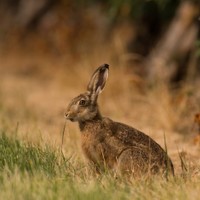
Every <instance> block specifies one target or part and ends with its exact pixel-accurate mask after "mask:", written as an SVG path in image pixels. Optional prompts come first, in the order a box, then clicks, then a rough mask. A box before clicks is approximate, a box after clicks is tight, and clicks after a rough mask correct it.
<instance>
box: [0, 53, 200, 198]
mask: <svg viewBox="0 0 200 200" xmlns="http://www.w3.org/2000/svg"><path fill="white" fill-rule="evenodd" d="M0 61H1V66H0V80H1V83H0V152H1V153H0V189H1V192H0V199H199V193H200V156H199V152H200V141H199V140H198V138H197V135H198V127H197V125H196V124H194V116H195V114H196V113H198V112H199V109H200V107H199V102H200V93H199V87H198V85H199V82H198V81H197V82H196V83H190V82H186V83H184V84H183V87H182V88H181V89H179V90H176V89H171V88H168V87H167V86H166V84H165V83H158V84H156V85H154V86H151V87H144V86H143V85H144V84H143V82H142V80H140V79H138V77H136V76H132V75H131V73H130V72H129V71H128V69H127V68H125V67H123V64H124V63H123V62H121V63H116V62H115V61H114V59H113V58H111V56H110V55H109V54H108V53H104V54H102V55H95V54H94V55H93V58H92V59H91V56H89V55H84V56H83V57H82V58H79V61H78V62H77V61H73V62H71V61H70V62H69V60H67V59H64V58H55V57H54V58H48V57H39V56H38V55H37V56H35V57H34V55H33V56H31V57H30V56H28V55H17V54H15V55H12V56H11V57H6V56H4V55H2V56H1V57H0ZM104 62H107V63H109V64H110V74H109V80H108V82H107V85H106V88H105V90H104V91H103V93H102V94H101V96H100V98H99V105H100V108H101V112H102V114H103V115H105V116H109V117H110V118H112V119H113V120H116V121H121V122H124V123H127V124H129V125H131V126H133V127H135V128H137V129H139V130H142V131H143V132H145V133H147V134H148V135H150V136H151V137H152V138H154V139H155V140H156V141H157V142H158V143H159V144H160V145H161V146H162V147H163V148H164V146H165V145H164V137H166V143H167V150H168V153H169V155H170V157H171V158H172V161H173V163H174V166H175V174H176V175H175V178H171V179H169V180H168V181H167V180H165V179H164V178H162V177H153V178H149V179H146V178H144V179H143V178H142V179H140V180H134V179H131V180H129V181H127V180H125V179H124V178H123V177H120V178H119V179H116V178H115V177H113V176H112V175H111V174H109V172H108V173H105V174H101V175H97V174H95V173H94V172H93V170H92V168H91V166H89V165H88V163H87V160H85V158H84V156H83V153H82V150H81V148H80V132H79V130H78V126H77V124H75V123H71V122H67V123H66V129H65V135H64V141H63V146H62V151H61V143H62V132H63V128H64V125H65V119H64V111H65V109H66V106H67V104H68V102H69V101H70V100H71V98H73V97H74V96H76V95H78V94H80V93H81V92H84V90H85V88H86V86H87V82H88V79H89V77H90V75H91V73H92V72H93V70H94V69H95V68H96V67H97V66H98V65H100V64H102V63H104Z"/></svg>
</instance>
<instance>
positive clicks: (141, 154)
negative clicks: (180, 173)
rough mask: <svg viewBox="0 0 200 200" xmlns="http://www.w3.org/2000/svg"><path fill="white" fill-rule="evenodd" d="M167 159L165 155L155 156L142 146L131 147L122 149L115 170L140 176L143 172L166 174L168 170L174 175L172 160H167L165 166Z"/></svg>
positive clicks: (146, 173)
mask: <svg viewBox="0 0 200 200" xmlns="http://www.w3.org/2000/svg"><path fill="white" fill-rule="evenodd" d="M167 160H168V159H167V157H166V156H165V155H163V156H162V155H160V156H158V157H156V158H155V157H154V155H152V154H151V153H149V152H147V151H145V150H144V149H143V148H140V147H137V146H136V147H131V148H128V149H126V150H124V151H123V152H122V153H121V154H120V156H119V157H118V159H117V166H116V172H117V173H120V174H130V175H133V176H136V177H140V176H142V175H144V174H145V175H153V174H159V173H161V174H166V173H167V170H169V172H170V174H173V175H174V172H173V166H172V162H171V160H168V161H169V166H167V165H166V162H167Z"/></svg>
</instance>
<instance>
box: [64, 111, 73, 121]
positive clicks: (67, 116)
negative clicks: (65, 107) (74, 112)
mask: <svg viewBox="0 0 200 200" xmlns="http://www.w3.org/2000/svg"><path fill="white" fill-rule="evenodd" d="M65 119H67V120H70V121H72V122H73V121H74V119H73V117H71V116H70V113H69V112H66V113H65Z"/></svg>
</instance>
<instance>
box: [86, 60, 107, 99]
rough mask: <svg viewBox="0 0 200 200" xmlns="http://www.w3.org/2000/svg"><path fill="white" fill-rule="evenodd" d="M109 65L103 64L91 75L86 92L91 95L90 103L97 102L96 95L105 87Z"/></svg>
mask: <svg viewBox="0 0 200 200" xmlns="http://www.w3.org/2000/svg"><path fill="white" fill-rule="evenodd" d="M108 70H109V65H108V64H103V65H101V66H100V67H99V68H97V69H96V71H95V72H94V73H93V75H92V77H91V79H90V82H89V84H88V86H87V91H88V92H89V93H90V95H91V101H92V103H95V102H96V101H97V98H98V95H99V94H100V93H101V92H102V90H103V89H104V87H105V84H106V80H107V78H108Z"/></svg>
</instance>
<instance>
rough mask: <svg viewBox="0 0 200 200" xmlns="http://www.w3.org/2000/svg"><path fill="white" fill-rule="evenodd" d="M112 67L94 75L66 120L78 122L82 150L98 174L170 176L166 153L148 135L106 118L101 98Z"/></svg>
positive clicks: (71, 105)
mask: <svg viewBox="0 0 200 200" xmlns="http://www.w3.org/2000/svg"><path fill="white" fill-rule="evenodd" d="M108 71H109V65H108V64H103V65H101V66H100V67H99V68H97V69H96V71H95V72H94V73H93V75H92V77H91V79H90V81H89V84H88V86H87V91H86V92H85V93H83V94H80V95H79V96H77V97H75V98H74V99H72V101H71V102H70V103H69V105H68V107H67V110H66V113H65V117H66V119H67V120H71V121H72V122H78V124H79V128H80V131H81V133H82V134H81V141H82V149H83V152H84V153H85V155H86V157H87V158H88V159H89V160H90V161H91V162H92V163H93V164H95V166H96V168H97V169H98V170H101V169H105V167H106V169H111V170H114V171H115V172H119V173H120V174H121V173H126V174H127V173H128V174H129V173H130V174H133V175H136V176H137V175H139V174H140V175H143V174H148V173H150V174H157V173H166V172H171V174H174V168H173V164H172V161H171V160H170V158H169V157H168V155H167V153H166V152H165V151H164V150H163V149H162V148H161V146H160V145H159V144H157V143H156V142H155V141H154V140H153V139H151V138H150V137H149V136H147V135H146V134H144V133H142V132H140V131H139V130H137V129H135V128H132V127H130V126H128V125H126V124H123V123H120V122H115V121H113V120H111V119H109V118H106V117H103V116H102V115H101V113H100V111H99V108H98V104H97V99H98V95H99V94H100V93H101V92H102V90H103V89H104V87H105V84H106V80H107V78H108Z"/></svg>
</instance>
